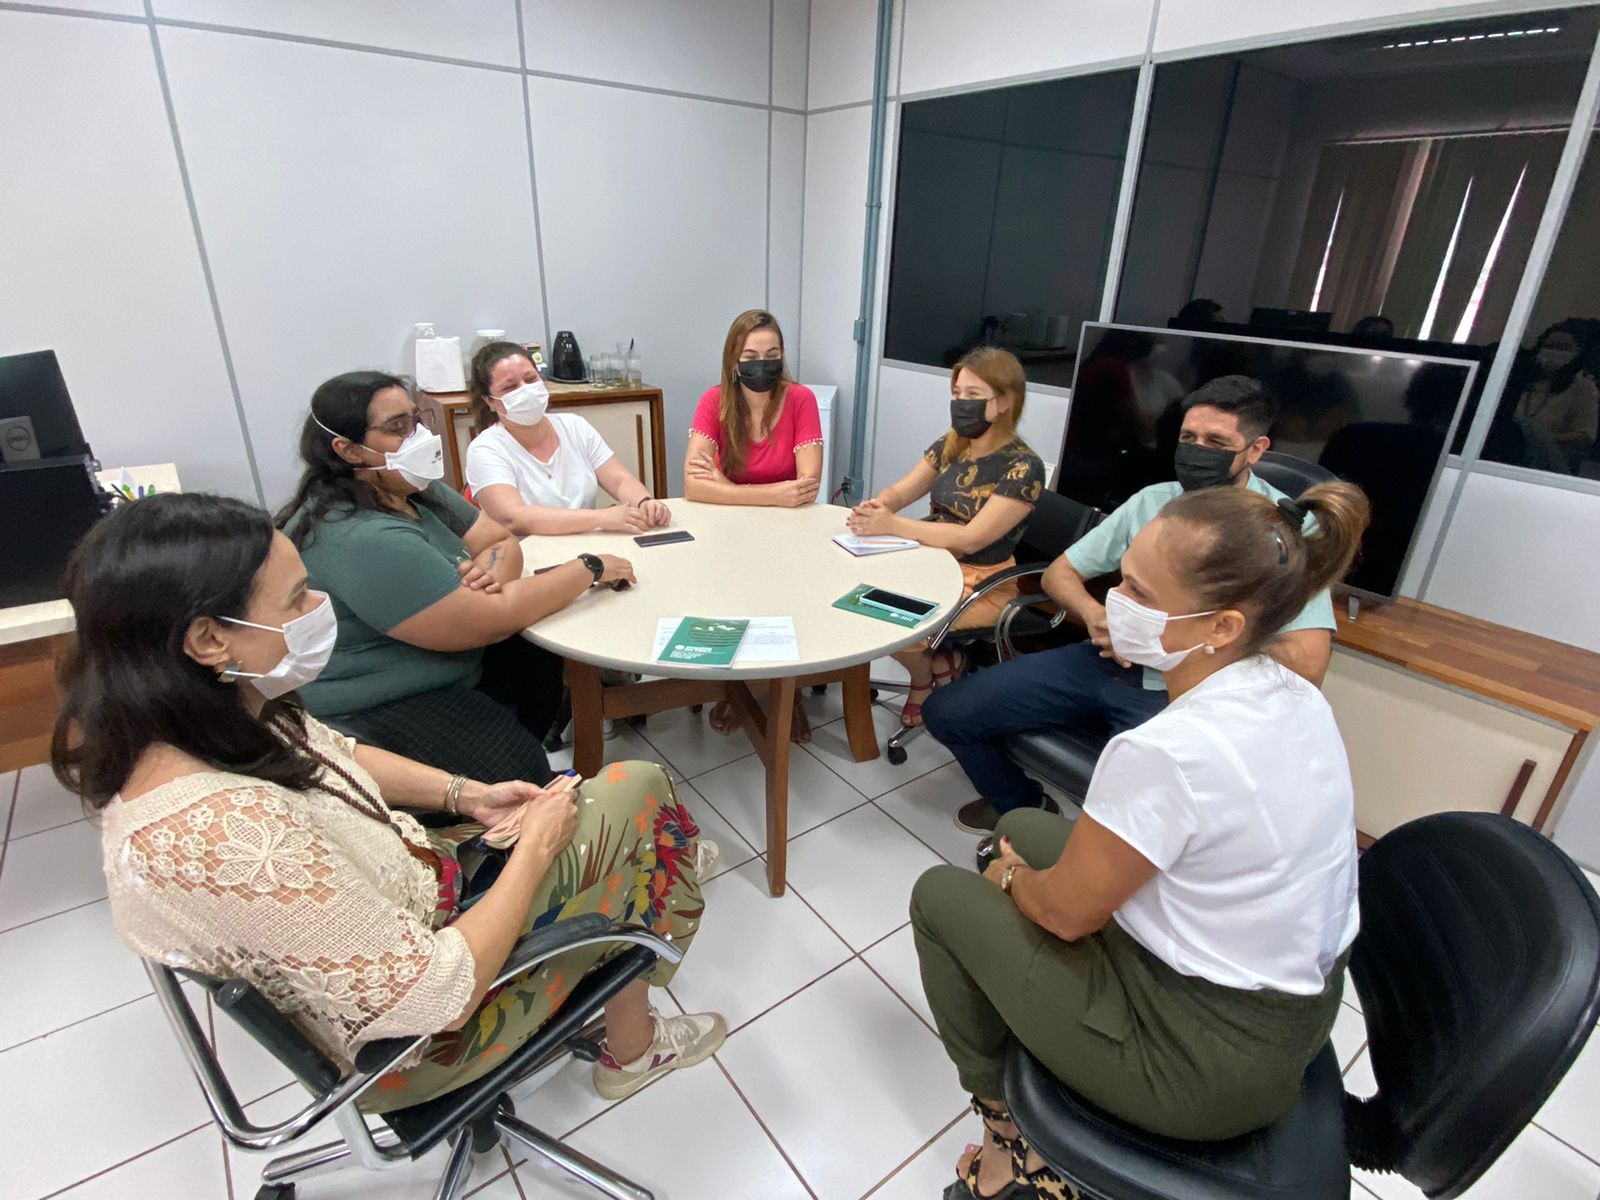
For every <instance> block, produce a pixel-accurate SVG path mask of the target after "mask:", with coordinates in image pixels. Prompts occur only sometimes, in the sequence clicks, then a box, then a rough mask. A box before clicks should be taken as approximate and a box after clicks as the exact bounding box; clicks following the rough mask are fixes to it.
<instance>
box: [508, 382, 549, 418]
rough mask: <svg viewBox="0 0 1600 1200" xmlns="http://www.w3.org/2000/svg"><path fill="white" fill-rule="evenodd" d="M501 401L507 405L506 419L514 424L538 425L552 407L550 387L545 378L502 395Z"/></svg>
mask: <svg viewBox="0 0 1600 1200" xmlns="http://www.w3.org/2000/svg"><path fill="white" fill-rule="evenodd" d="M500 403H501V404H503V405H505V406H506V420H508V421H510V422H511V423H512V424H513V425H537V424H538V423H539V422H540V421H542V420H544V414H545V412H546V411H547V410H548V409H549V407H550V389H549V388H547V387H545V385H544V380H542V379H535V380H534V381H533V382H532V383H525V384H523V385H522V386H521V387H519V388H515V389H513V390H512V391H509V392H507V393H506V394H505V395H504V396H501V397H500Z"/></svg>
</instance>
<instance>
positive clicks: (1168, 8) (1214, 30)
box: [1155, 0, 1549, 55]
mask: <svg viewBox="0 0 1600 1200" xmlns="http://www.w3.org/2000/svg"><path fill="white" fill-rule="evenodd" d="M1547 7H1549V5H1548V4H1547V3H1543V4H1542V3H1538V2H1531V3H1526V2H1522V0H1492V2H1489V3H1482V2H1480V3H1475V4H1448V3H1447V4H1424V3H1420V2H1419V0H1338V3H1327V2H1326V0H1321V2H1318V0H1289V2H1287V3H1286V2H1285V0H1227V2H1226V3H1218V2H1217V0H1161V14H1160V16H1159V17H1158V18H1157V20H1156V40H1155V53H1156V54H1157V55H1162V54H1169V53H1173V52H1181V51H1187V50H1193V49H1196V48H1198V47H1202V46H1224V45H1234V44H1238V43H1242V42H1257V41H1259V42H1261V43H1263V44H1270V43H1272V42H1274V41H1284V40H1290V39H1293V40H1299V39H1302V38H1305V37H1307V36H1312V35H1315V36H1327V37H1331V36H1335V35H1337V34H1341V33H1352V32H1357V31H1359V30H1361V29H1368V28H1383V27H1384V26H1386V25H1403V24H1407V23H1409V22H1415V21H1441V20H1454V19H1457V18H1461V17H1471V16H1477V15H1480V14H1496V13H1514V12H1529V11H1532V10H1535V9H1540V8H1547Z"/></svg>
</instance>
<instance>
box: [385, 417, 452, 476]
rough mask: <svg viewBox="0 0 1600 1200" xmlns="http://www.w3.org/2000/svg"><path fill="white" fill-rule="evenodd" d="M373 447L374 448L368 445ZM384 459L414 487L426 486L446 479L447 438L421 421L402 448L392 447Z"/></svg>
mask: <svg viewBox="0 0 1600 1200" xmlns="http://www.w3.org/2000/svg"><path fill="white" fill-rule="evenodd" d="M367 449H369V450H371V449H372V447H370V446H368V447H367ZM383 462H384V465H385V466H386V467H388V468H389V469H390V470H391V471H399V472H400V478H401V479H404V480H405V481H406V482H407V483H409V484H410V485H411V486H412V487H414V488H417V489H419V490H420V489H422V488H425V487H427V486H428V484H430V483H432V482H433V481H434V480H435V479H443V478H444V439H443V438H441V437H440V436H439V435H438V434H437V433H433V432H431V431H429V429H428V428H427V427H426V426H425V425H422V424H418V425H417V427H416V428H415V429H413V430H412V431H411V436H410V437H408V438H406V440H405V441H403V442H401V443H400V449H398V450H390V451H388V452H387V453H385V454H384V456H383Z"/></svg>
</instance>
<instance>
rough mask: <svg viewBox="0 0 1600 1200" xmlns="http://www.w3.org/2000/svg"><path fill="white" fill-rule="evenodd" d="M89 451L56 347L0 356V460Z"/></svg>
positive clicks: (51, 456) (13, 460)
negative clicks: (54, 348)
mask: <svg viewBox="0 0 1600 1200" xmlns="http://www.w3.org/2000/svg"><path fill="white" fill-rule="evenodd" d="M75 455H89V456H90V457H93V452H92V451H91V450H90V449H89V443H88V442H87V441H85V440H84V437H83V430H82V429H81V428H80V427H79V425H78V414H77V412H76V411H75V410H74V409H73V407H72V397H71V396H69V395H68V394H67V381H66V379H65V378H64V377H63V376H62V374H61V364H60V363H58V362H57V361H56V352H55V351H54V350H35V351H32V352H30V353H28V354H10V355H5V356H3V357H0V461H4V462H8V463H12V462H27V461H30V460H32V459H38V458H67V457H72V456H75Z"/></svg>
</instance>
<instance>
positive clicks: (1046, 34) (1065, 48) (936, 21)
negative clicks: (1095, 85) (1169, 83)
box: [864, 0, 1233, 96]
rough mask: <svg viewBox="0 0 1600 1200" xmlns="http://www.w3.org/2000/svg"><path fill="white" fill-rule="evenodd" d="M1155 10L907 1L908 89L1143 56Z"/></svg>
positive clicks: (1104, 3)
mask: <svg viewBox="0 0 1600 1200" xmlns="http://www.w3.org/2000/svg"><path fill="white" fill-rule="evenodd" d="M1229 2H1230V3H1232V2H1233V0H1229ZM864 7H868V6H864ZM1152 8H1153V0H1071V2H1070V3H1067V2H1064V0H1007V2H1006V3H1004V4H991V5H986V6H984V9H983V12H982V15H981V16H979V15H977V14H976V13H975V12H974V10H973V6H972V5H971V4H970V3H962V2H961V0H905V22H906V39H905V66H904V67H903V68H902V70H901V73H900V90H901V92H902V93H903V94H905V95H908V96H910V95H915V94H916V93H918V92H926V91H932V90H934V89H938V88H955V87H968V86H970V85H973V84H985V83H989V82H992V81H996V80H1001V79H1015V78H1018V77H1025V76H1029V75H1040V74H1051V73H1059V72H1063V71H1066V70H1068V69H1070V68H1073V67H1079V66H1083V65H1085V64H1089V63H1101V62H1111V61H1114V60H1122V61H1127V60H1129V59H1137V58H1139V57H1141V56H1142V55H1143V54H1144V50H1145V43H1146V41H1147V40H1148V38H1149V36H1150V14H1151V9H1152Z"/></svg>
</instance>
